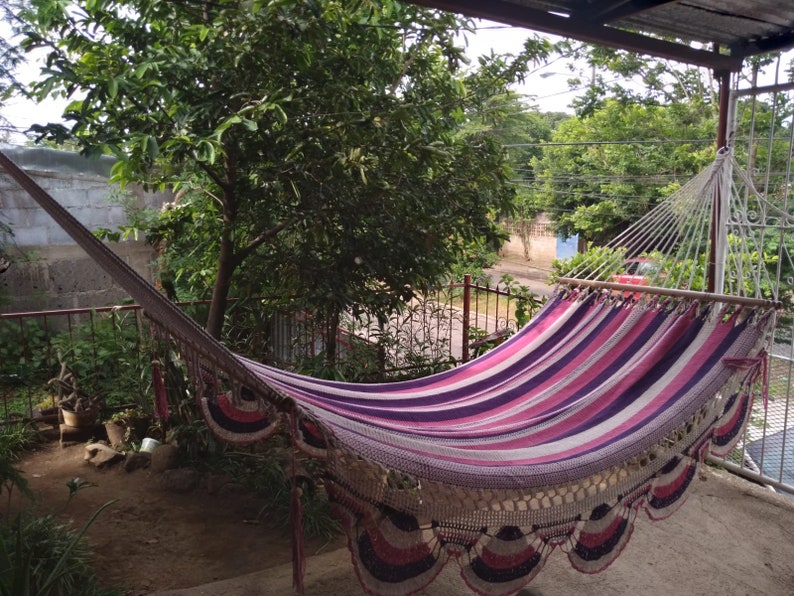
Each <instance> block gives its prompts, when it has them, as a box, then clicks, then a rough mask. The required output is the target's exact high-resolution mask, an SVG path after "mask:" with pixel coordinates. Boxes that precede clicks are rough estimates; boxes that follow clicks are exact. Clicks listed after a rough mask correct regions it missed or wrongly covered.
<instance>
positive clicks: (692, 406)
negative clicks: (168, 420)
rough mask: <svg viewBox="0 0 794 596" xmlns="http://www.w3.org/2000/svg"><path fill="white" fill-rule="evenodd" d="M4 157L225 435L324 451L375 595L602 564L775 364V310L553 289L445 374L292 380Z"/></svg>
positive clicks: (668, 504) (656, 510) (480, 586)
mask: <svg viewBox="0 0 794 596" xmlns="http://www.w3.org/2000/svg"><path fill="white" fill-rule="evenodd" d="M0 166H2V167H3V168H4V169H5V170H6V172H7V173H8V174H9V175H11V176H12V177H13V178H14V179H15V180H17V182H18V183H19V184H20V186H22V187H23V188H24V189H25V190H27V191H28V192H29V193H30V194H31V196H32V197H33V198H34V199H35V200H37V201H38V202H39V204H40V205H41V206H42V207H43V208H44V209H45V210H46V211H47V212H48V213H49V214H50V215H51V216H52V217H53V218H54V219H55V220H56V221H57V222H58V223H59V224H60V225H61V226H62V227H63V228H64V229H65V230H66V231H67V232H68V233H69V234H70V235H71V236H72V238H74V240H75V241H76V242H77V243H78V244H79V245H80V246H82V247H83V249H84V250H86V252H87V253H88V254H89V255H91V256H92V258H94V260H96V261H97V263H98V264H100V265H101V266H102V267H103V268H104V269H105V270H106V271H107V272H108V273H109V274H110V275H111V276H112V277H113V278H114V279H115V280H116V281H117V283H119V284H120V285H121V286H122V287H123V288H124V289H125V290H126V291H127V292H128V293H129V294H130V295H131V296H132V298H133V299H134V300H136V302H138V303H139V304H140V305H142V306H143V307H144V309H145V312H146V314H147V316H148V317H149V318H150V319H151V321H152V322H153V325H154V327H155V329H159V334H160V336H161V337H162V338H163V339H164V340H165V341H168V342H169V344H170V345H174V346H176V348H177V350H178V351H179V353H180V355H181V357H182V358H183V360H184V362H185V364H186V366H187V369H188V372H189V376H190V378H191V379H192V380H193V383H194V390H195V393H196V396H197V399H198V400H199V403H200V405H201V408H202V411H203V412H204V415H205V418H206V420H207V424H208V425H209V426H210V428H211V429H212V430H213V431H214V432H215V433H216V434H217V435H218V436H219V437H220V438H222V439H224V440H227V441H231V442H237V443H248V442H254V441H259V440H262V439H264V438H266V437H267V436H269V435H271V434H272V433H274V432H276V431H277V430H279V429H281V428H283V427H284V426H285V425H286V426H287V427H288V430H289V432H290V433H291V435H292V437H293V440H294V442H295V444H296V445H297V446H299V447H300V448H301V449H302V450H303V451H305V452H306V453H308V454H309V455H312V456H316V457H322V458H325V459H326V461H327V466H326V469H327V477H326V478H325V487H326V489H327V491H328V495H329V498H330V499H331V502H332V505H333V506H334V508H335V510H336V512H337V513H338V514H339V516H340V518H341V519H342V520H343V524H344V527H345V530H346V532H347V536H348V540H349V546H350V549H351V552H352V553H353V560H354V562H355V565H356V569H357V573H358V576H359V579H360V581H361V584H362V586H363V587H364V588H365V589H366V590H367V591H368V592H370V593H373V594H384V595H395V596H396V595H402V594H410V593H413V592H416V591H417V590H420V589H421V588H422V587H423V586H426V585H427V584H428V583H430V582H431V581H432V580H433V578H434V577H435V576H436V575H437V574H438V573H439V572H440V570H441V569H442V567H443V566H444V565H445V564H446V563H447V562H449V561H450V560H455V561H457V563H458V564H459V565H460V569H461V574H462V576H463V578H464V580H465V581H466V583H467V584H468V585H469V586H470V587H471V588H472V590H474V591H475V592H477V593H480V594H488V595H497V594H510V593H513V592H515V591H517V590H519V589H520V588H521V587H523V586H524V585H526V584H527V583H528V582H529V581H531V580H532V578H533V577H535V575H537V573H538V572H539V571H540V570H541V568H542V567H543V564H544V562H545V561H546V558H547V557H548V556H549V554H550V553H551V552H552V551H553V550H555V549H556V548H560V549H561V550H563V551H565V552H566V553H567V554H568V557H569V559H570V561H571V563H572V564H573V566H574V567H576V568H577V569H579V570H581V571H584V572H588V573H593V572H597V571H599V570H601V569H604V568H605V567H606V566H608V565H609V564H610V563H611V562H612V561H613V560H614V559H615V558H616V557H617V556H618V555H619V553H620V552H621V550H622V549H623V547H624V546H625V544H626V542H627V541H628V538H629V536H630V534H631V529H632V525H633V522H634V519H635V516H636V515H637V513H638V512H639V511H640V510H641V509H642V510H645V511H646V512H647V513H648V515H649V516H650V517H651V518H653V519H661V518H664V517H666V516H667V515H669V514H670V513H672V511H674V510H675V508H676V507H677V506H678V505H679V504H680V503H681V498H682V497H683V496H684V494H685V492H686V489H687V486H688V485H689V483H690V481H691V480H692V478H693V477H694V475H695V472H696V468H697V465H698V464H699V463H700V462H701V461H702V460H703V458H704V456H705V454H706V453H707V452H708V451H712V452H715V453H717V454H726V453H728V452H729V451H730V450H731V448H732V446H733V445H734V443H735V442H736V440H737V439H738V437H739V436H740V435H741V432H742V430H743V428H744V426H745V424H746V422H747V420H748V417H749V413H750V408H751V404H752V399H753V391H754V387H756V386H757V383H756V381H757V380H758V379H759V377H761V376H762V373H763V372H764V363H765V349H766V345H767V342H768V339H769V337H770V334H771V330H772V328H773V326H774V319H775V317H774V312H773V310H772V309H771V308H770V307H769V305H761V304H759V305H757V306H751V305H748V304H733V303H731V302H730V301H729V300H727V299H725V300H722V301H715V300H708V301H705V300H698V299H697V298H692V297H678V298H670V297H667V298H665V297H661V296H659V297H656V298H647V299H642V300H636V301H635V300H624V299H623V298H622V296H621V295H615V294H614V293H610V292H606V291H604V290H599V289H589V290H585V289H570V288H569V289H564V288H560V289H558V291H557V294H556V295H555V296H554V298H553V299H552V300H550V301H549V302H548V303H547V304H546V306H545V307H544V308H543V310H542V311H541V312H540V313H539V314H538V315H536V317H535V318H534V319H533V320H532V321H531V322H530V324H529V325H527V326H526V327H525V328H524V329H522V330H521V332H519V333H518V334H516V335H515V336H514V337H513V338H511V339H510V340H508V341H507V342H505V343H504V344H502V345H501V346H499V347H497V348H495V349H494V350H492V351H491V352H489V353H487V354H486V355H484V356H481V357H480V358H477V359H475V360H473V361H471V362H469V363H467V364H465V365H462V366H460V367H458V368H456V369H453V370H450V371H447V372H443V373H440V374H436V375H433V376H429V377H425V378H423V379H418V380H413V381H405V382H399V383H388V384H374V385H357V384H347V383H339V382H331V381H323V380H318V379H313V378H308V377H304V376H300V375H296V374H291V373H288V372H284V371H281V370H277V369H274V368H270V367H266V366H263V365H261V364H257V363H255V362H252V361H250V360H247V359H245V358H242V357H240V356H238V355H235V354H233V353H231V352H230V351H229V350H227V349H226V348H225V347H224V346H223V345H221V344H220V343H218V342H217V341H215V340H214V339H212V338H211V337H210V336H209V335H207V334H206V333H205V332H204V330H203V329H201V328H200V327H199V326H198V325H196V324H195V323H194V322H193V321H192V320H191V319H189V318H188V317H187V316H185V315H184V314H183V313H182V312H181V311H180V310H179V309H178V308H177V307H176V306H175V305H173V304H172V303H171V302H170V301H169V300H168V299H167V298H165V297H164V296H162V295H161V294H160V293H159V292H157V290H156V289H154V288H153V287H152V286H151V285H150V284H149V283H147V282H146V281H145V280H143V279H142V278H140V277H139V276H138V275H137V274H136V273H135V272H134V271H133V270H132V269H131V268H130V267H129V266H128V265H127V264H126V263H125V262H123V261H122V260H121V259H119V258H118V257H117V256H116V255H115V254H114V253H113V252H112V251H111V250H109V249H108V248H107V247H106V246H105V245H103V244H102V243H101V242H100V241H98V240H97V239H96V238H95V237H94V236H93V235H92V234H91V233H90V232H89V231H88V230H86V229H85V228H84V227H83V226H82V225H81V224H80V223H79V222H78V221H77V220H76V219H75V218H74V217H72V216H71V215H70V214H69V213H68V212H67V211H66V210H64V209H63V207H61V206H60V205H59V204H58V203H57V201H55V200H54V199H53V198H52V197H50V196H49V195H48V194H47V193H46V192H45V191H44V190H43V189H41V187H39V186H38V185H37V184H36V183H35V182H34V181H33V180H32V179H31V178H30V177H29V176H27V174H25V172H23V171H22V170H20V169H19V168H18V167H17V166H16V165H15V164H14V163H13V162H12V161H11V160H10V159H8V158H7V157H6V156H5V155H4V154H3V153H2V152H0ZM299 558H300V557H299ZM298 571H299V570H298ZM299 576H300V573H297V575H296V585H297V586H298V588H300V585H301V580H300V577H299ZM299 591H300V589H299Z"/></svg>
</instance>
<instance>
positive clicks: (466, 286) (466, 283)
mask: <svg viewBox="0 0 794 596" xmlns="http://www.w3.org/2000/svg"><path fill="white" fill-rule="evenodd" d="M470 315H471V274H470V273H467V274H466V275H464V276H463V338H462V339H463V350H462V351H461V360H462V361H463V362H468V361H469V316H470Z"/></svg>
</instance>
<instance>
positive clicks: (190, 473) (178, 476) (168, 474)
mask: <svg viewBox="0 0 794 596" xmlns="http://www.w3.org/2000/svg"><path fill="white" fill-rule="evenodd" d="M160 482H161V486H162V488H163V490H167V491H169V492H174V493H189V492H190V491H192V490H195V488H196V487H197V486H198V483H199V473H198V472H197V471H196V470H193V469H191V468H177V469H176V470H165V471H164V472H163V474H162V477H161V480H160Z"/></svg>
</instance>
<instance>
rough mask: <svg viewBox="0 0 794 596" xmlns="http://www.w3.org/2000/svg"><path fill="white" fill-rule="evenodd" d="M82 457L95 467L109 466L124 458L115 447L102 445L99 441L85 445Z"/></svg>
mask: <svg viewBox="0 0 794 596" xmlns="http://www.w3.org/2000/svg"><path fill="white" fill-rule="evenodd" d="M83 459H84V460H86V461H87V462H89V463H91V464H93V465H95V466H96V467H97V468H103V467H105V466H110V465H112V464H114V463H116V462H119V461H121V460H122V459H124V454H123V453H119V452H118V451H116V450H115V449H113V448H111V447H108V446H107V445H102V444H101V443H91V444H90V445H86V446H85V455H84V456H83Z"/></svg>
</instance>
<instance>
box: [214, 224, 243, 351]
mask: <svg viewBox="0 0 794 596" xmlns="http://www.w3.org/2000/svg"><path fill="white" fill-rule="evenodd" d="M236 268H237V263H236V257H235V254H234V244H233V242H232V239H231V234H230V233H229V231H228V229H224V232H223V237H222V238H221V246H220V254H219V255H218V273H217V275H216V277H215V286H214V287H213V288H212V301H211V302H210V312H209V315H208V317H207V333H209V334H210V335H211V336H212V337H214V338H215V339H220V338H221V332H222V331H223V320H224V317H225V316H226V306H227V304H228V301H229V288H230V287H231V284H232V275H233V274H234V270H235V269H236Z"/></svg>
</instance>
